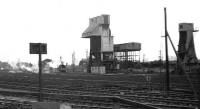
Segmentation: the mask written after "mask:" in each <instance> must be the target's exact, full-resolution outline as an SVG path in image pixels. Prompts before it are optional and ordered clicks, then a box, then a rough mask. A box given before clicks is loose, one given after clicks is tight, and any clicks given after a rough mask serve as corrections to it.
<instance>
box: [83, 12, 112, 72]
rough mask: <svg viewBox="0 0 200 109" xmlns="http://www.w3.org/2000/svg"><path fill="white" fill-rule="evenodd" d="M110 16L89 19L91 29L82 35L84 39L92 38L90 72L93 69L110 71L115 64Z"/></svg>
mask: <svg viewBox="0 0 200 109" xmlns="http://www.w3.org/2000/svg"><path fill="white" fill-rule="evenodd" d="M109 26H110V16H109V15H101V16H97V17H93V18H90V19H89V27H88V28H87V29H86V30H85V31H84V32H83V33H82V38H90V56H89V66H88V72H91V68H97V69H99V68H100V69H101V68H103V69H105V70H104V71H108V70H109V69H110V68H111V65H112V62H113V54H114V50H113V48H114V47H113V36H111V30H110V28H109Z"/></svg>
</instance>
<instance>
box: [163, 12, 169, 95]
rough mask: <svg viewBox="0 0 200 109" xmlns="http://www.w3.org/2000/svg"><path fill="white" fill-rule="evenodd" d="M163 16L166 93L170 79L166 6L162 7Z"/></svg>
mask: <svg viewBox="0 0 200 109" xmlns="http://www.w3.org/2000/svg"><path fill="white" fill-rule="evenodd" d="M164 16H165V52H166V63H165V65H166V66H165V67H166V91H167V94H168V92H169V90H170V86H169V85H170V83H169V82H170V81H169V56H168V42H167V37H168V33H167V12H166V8H164Z"/></svg>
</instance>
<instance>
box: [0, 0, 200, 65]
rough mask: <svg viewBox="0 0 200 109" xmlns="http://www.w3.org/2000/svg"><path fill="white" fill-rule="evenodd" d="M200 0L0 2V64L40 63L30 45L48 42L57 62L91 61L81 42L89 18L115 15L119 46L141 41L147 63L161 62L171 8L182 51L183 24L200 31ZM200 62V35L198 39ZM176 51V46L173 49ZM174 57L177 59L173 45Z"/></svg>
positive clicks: (85, 42)
mask: <svg viewBox="0 0 200 109" xmlns="http://www.w3.org/2000/svg"><path fill="white" fill-rule="evenodd" d="M199 5H200V1H199V0H0V37H1V39H0V51H1V52H0V60H1V61H9V62H12V61H18V60H20V61H27V62H33V63H37V61H38V56H37V55H30V54H29V43H30V42H42V43H47V46H48V54H47V55H43V59H45V58H51V59H53V60H54V61H55V62H56V61H58V60H59V57H60V56H62V57H63V60H64V61H65V62H67V63H69V64H70V63H71V59H72V52H73V51H75V53H76V54H75V55H76V59H77V63H78V61H79V60H80V59H81V58H85V57H86V50H87V49H89V39H83V38H81V35H82V32H83V31H84V30H85V29H86V28H87V27H88V26H89V18H91V17H95V16H99V15H101V14H109V15H110V28H111V32H112V35H113V36H115V37H114V43H115V44H118V43H126V42H140V43H142V50H141V55H143V54H145V59H146V60H154V59H158V56H159V50H160V49H162V51H164V44H162V43H163V42H164V38H161V36H163V35H164V12H163V8H164V7H167V14H168V16H167V17H168V31H169V34H170V35H171V38H172V40H173V42H174V44H175V46H176V48H177V45H178V38H179V33H178V23H181V22H191V23H194V26H195V27H198V28H199V27H200V6H199ZM194 39H195V48H196V53H197V56H198V58H199V57H200V44H199V43H198V42H199V41H200V33H195V34H194ZM169 46H170V45H169ZM169 54H170V56H175V55H174V52H173V51H172V48H171V46H170V47H169Z"/></svg>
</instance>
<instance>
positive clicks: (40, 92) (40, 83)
mask: <svg viewBox="0 0 200 109" xmlns="http://www.w3.org/2000/svg"><path fill="white" fill-rule="evenodd" d="M41 45H42V44H41V43H40V44H39V98H38V101H39V102H41V101H42V55H41V51H42V50H41Z"/></svg>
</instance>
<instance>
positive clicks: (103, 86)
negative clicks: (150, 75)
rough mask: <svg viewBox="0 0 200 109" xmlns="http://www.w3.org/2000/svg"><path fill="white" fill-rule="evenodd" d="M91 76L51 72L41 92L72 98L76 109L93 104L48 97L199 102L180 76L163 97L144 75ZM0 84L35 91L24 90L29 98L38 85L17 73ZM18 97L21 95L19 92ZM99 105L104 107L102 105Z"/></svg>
mask: <svg viewBox="0 0 200 109" xmlns="http://www.w3.org/2000/svg"><path fill="white" fill-rule="evenodd" d="M31 75H32V74H31ZM70 76H71V75H70ZM90 77H91V78H90ZM95 77H97V76H95V75H90V76H88V77H87V75H86V76H85V75H81V77H77V76H76V75H75V76H74V75H72V76H71V77H67V78H64V77H62V76H58V75H55V77H54V76H52V75H45V77H44V81H43V82H44V84H43V86H44V88H43V92H44V94H46V96H45V99H46V100H52V99H51V98H53V100H54V101H65V100H66V101H68V102H70V101H73V102H71V104H73V106H74V107H76V106H75V104H76V102H78V103H79V104H78V105H79V106H78V107H77V108H80V107H81V106H83V107H84V106H85V108H87V107H88V106H90V105H91V106H93V104H92V103H91V102H88V103H87V102H85V101H87V100H80V101H79V100H78V99H75V98H76V97H75V98H73V99H69V100H68V99H65V98H63V97H61V96H58V97H56V96H54V97H52V96H53V95H59V94H60V95H62V94H65V95H70V96H72V95H77V96H79V97H83V96H115V97H120V98H121V99H126V100H130V101H132V102H139V103H142V104H145V105H149V106H154V107H158V108H159V107H160V108H166V109H168V108H170V107H171V108H174V109H194V108H195V107H197V106H198V103H199V101H198V100H196V99H195V98H194V96H193V93H192V91H191V90H186V89H188V87H189V86H188V84H187V83H186V82H185V81H184V82H181V80H183V78H179V79H176V80H173V81H172V84H171V89H173V90H171V91H170V92H169V94H168V96H166V94H165V93H164V92H163V91H162V90H160V85H161V84H160V83H156V82H157V81H159V80H157V79H156V81H154V80H153V81H152V83H151V89H148V88H147V85H146V82H145V80H144V77H142V76H139V77H138V78H139V79H138V78H137V76H136V77H135V76H133V77H134V79H136V80H134V81H133V80H131V79H130V77H128V76H125V77H122V78H123V79H124V78H128V79H126V80H123V79H122V78H119V77H115V76H110V75H109V76H102V77H97V78H95ZM104 77H105V78H104ZM80 78H81V79H80ZM101 78H103V79H101ZM109 78H111V79H109ZM118 79H119V80H118ZM25 81H26V82H25ZM58 84H59V85H58ZM195 84H196V85H197V86H198V85H199V84H200V82H199V81H195ZM0 87H2V88H6V89H15V90H18V89H20V90H26V91H35V93H27V94H25V95H26V97H29V98H37V90H38V88H37V87H38V85H37V76H36V75H33V76H30V75H22V74H21V75H17V77H16V78H15V76H13V75H10V79H8V77H7V78H3V79H1V77H0ZM177 88H179V89H184V91H183V90H177ZM175 89H176V90H175ZM0 94H4V95H6V94H8V92H6V91H5V92H2V91H0ZM9 94H12V95H13V96H19V95H21V94H19V93H15V92H9ZM50 94H53V95H50ZM21 96H24V95H23V94H22V95H21ZM19 97H20V96H19ZM68 97H69V96H68ZM79 99H80V98H79ZM88 100H90V99H88ZM104 102H105V101H104ZM104 102H100V103H98V102H97V104H101V103H102V104H104ZM85 104H86V105H85ZM107 106H108V105H107ZM112 106H113V105H112ZM112 106H111V107H112ZM122 106H123V104H122ZM103 107H104V108H105V107H106V106H103ZM103 107H102V108H103ZM125 107H126V106H125ZM93 108H95V107H93ZM108 108H109V106H108ZM126 108H128V107H126Z"/></svg>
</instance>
